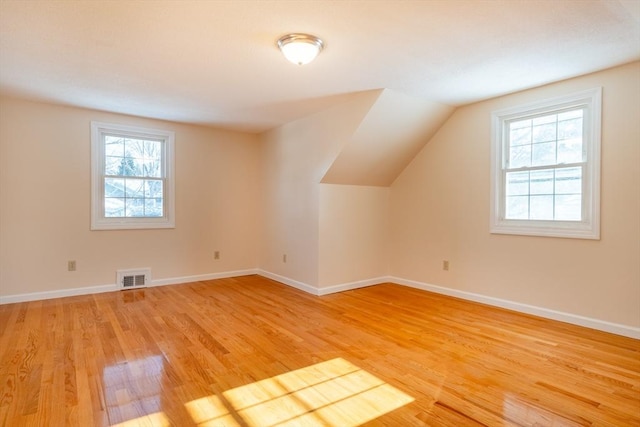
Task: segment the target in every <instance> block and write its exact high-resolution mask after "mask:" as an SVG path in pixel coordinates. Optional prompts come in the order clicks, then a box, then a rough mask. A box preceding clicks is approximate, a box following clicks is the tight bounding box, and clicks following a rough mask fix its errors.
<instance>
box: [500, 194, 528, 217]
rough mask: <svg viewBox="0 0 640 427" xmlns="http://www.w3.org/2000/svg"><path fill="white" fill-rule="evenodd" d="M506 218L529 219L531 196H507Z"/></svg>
mask: <svg viewBox="0 0 640 427" xmlns="http://www.w3.org/2000/svg"><path fill="white" fill-rule="evenodd" d="M505 218H506V219H529V197H528V196H507V206H506V212H505Z"/></svg>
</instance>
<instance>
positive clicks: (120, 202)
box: [104, 197, 124, 218]
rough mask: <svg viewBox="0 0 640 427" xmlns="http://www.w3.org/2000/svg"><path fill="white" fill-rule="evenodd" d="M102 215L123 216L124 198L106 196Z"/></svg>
mask: <svg viewBox="0 0 640 427" xmlns="http://www.w3.org/2000/svg"><path fill="white" fill-rule="evenodd" d="M104 216H105V217H111V218H113V217H123V216H124V199H122V198H117V199H116V198H111V197H106V198H105V199H104Z"/></svg>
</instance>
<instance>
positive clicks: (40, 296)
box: [0, 269, 258, 305]
mask: <svg viewBox="0 0 640 427" xmlns="http://www.w3.org/2000/svg"><path fill="white" fill-rule="evenodd" d="M251 274H258V269H248V270H235V271H225V272H221V273H209V274H199V275H195V276H182V277H171V278H168V279H158V280H151V283H149V284H148V285H147V286H148V287H152V286H165V285H178V284H180V283H190V282H199V281H202V280H214V279H225V278H227V277H238V276H249V275H251ZM119 290H121V288H120V287H119V286H118V285H117V284H113V285H100V286H87V287H84V288H72V289H60V290H55V291H45V292H33V293H28V294H18V295H0V305H2V304H12V303H16V302H27V301H38V300H46V299H52V298H64V297H73V296H79V295H91V294H99V293H103V292H114V291H119Z"/></svg>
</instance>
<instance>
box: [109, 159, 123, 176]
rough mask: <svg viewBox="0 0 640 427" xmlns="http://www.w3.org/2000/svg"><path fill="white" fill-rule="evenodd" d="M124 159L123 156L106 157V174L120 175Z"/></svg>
mask: <svg viewBox="0 0 640 427" xmlns="http://www.w3.org/2000/svg"><path fill="white" fill-rule="evenodd" d="M122 160H123V158H122V157H105V159H104V174H105V175H120V165H121V164H122Z"/></svg>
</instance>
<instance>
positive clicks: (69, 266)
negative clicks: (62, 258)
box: [67, 261, 76, 271]
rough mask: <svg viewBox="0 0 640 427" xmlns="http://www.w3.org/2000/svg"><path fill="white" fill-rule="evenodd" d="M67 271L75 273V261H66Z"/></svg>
mask: <svg viewBox="0 0 640 427" xmlns="http://www.w3.org/2000/svg"><path fill="white" fill-rule="evenodd" d="M67 270H68V271H76V262H75V261H68V262H67Z"/></svg>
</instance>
